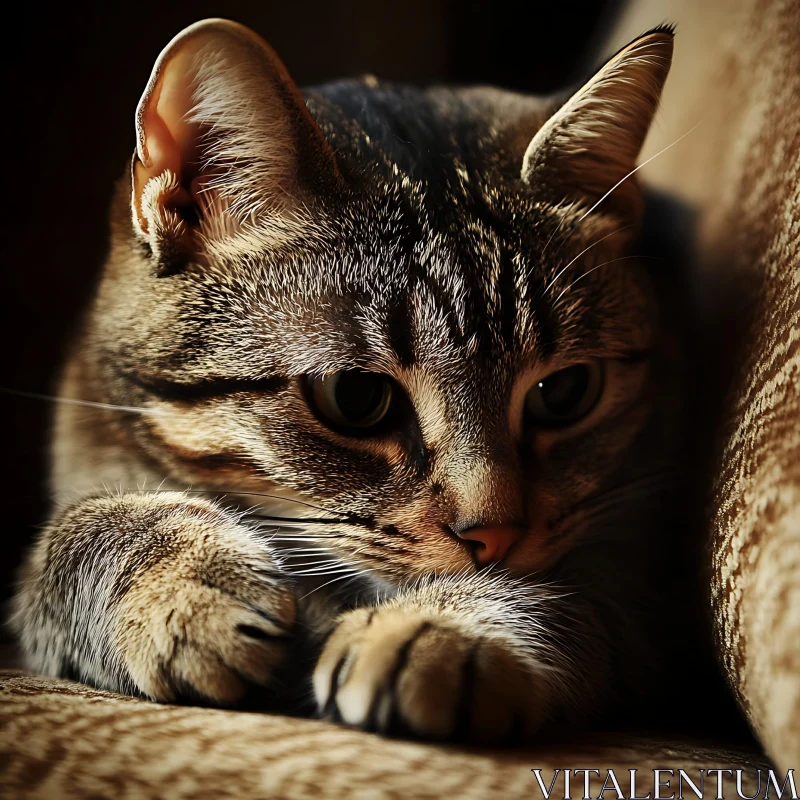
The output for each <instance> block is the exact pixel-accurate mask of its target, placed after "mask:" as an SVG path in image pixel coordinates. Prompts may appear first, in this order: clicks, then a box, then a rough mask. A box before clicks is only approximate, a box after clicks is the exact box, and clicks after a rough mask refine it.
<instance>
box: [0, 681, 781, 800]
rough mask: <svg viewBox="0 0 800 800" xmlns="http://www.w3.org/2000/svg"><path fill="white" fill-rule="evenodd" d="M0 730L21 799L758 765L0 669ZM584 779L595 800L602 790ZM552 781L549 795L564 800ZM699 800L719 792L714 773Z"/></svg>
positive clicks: (211, 793) (402, 791)
mask: <svg viewBox="0 0 800 800" xmlns="http://www.w3.org/2000/svg"><path fill="white" fill-rule="evenodd" d="M0 731H2V733H0V765H1V764H4V765H5V766H4V767H0V797H8V798H11V797H13V798H19V799H20V800H22V799H23V798H48V800H49V799H50V798H62V797H63V798H86V797H108V798H115V799H116V800H125V798H139V797H166V798H170V799H172V798H192V799H193V800H203V799H205V798H208V800H218V799H219V798H226V797H236V798H266V797H287V798H310V799H312V800H320V798H326V799H327V798H373V797H376V798H377V797H386V798H442V797H449V798H460V799H463V800H470V799H471V798H475V800H486V799H487V798H517V797H519V798H531V797H541V792H540V790H539V789H538V786H537V784H536V782H535V778H534V776H533V774H532V773H531V769H532V768H541V769H542V770H543V772H542V779H543V780H544V781H545V783H546V784H547V785H549V783H550V780H551V779H552V777H553V772H552V770H553V769H557V768H598V769H600V770H602V771H603V772H602V776H603V778H604V777H605V772H604V771H605V770H608V769H614V770H615V774H616V775H617V777H619V778H623V779H625V780H626V781H628V780H629V778H628V769H629V768H636V767H638V768H639V772H638V773H637V778H638V781H637V792H638V794H639V795H640V796H641V795H644V794H647V792H648V791H649V792H653V788H654V787H653V770H654V769H656V768H665V769H669V768H672V769H674V770H676V772H677V770H678V769H684V770H686V771H687V772H688V774H689V775H691V776H693V777H694V778H695V779H696V778H697V775H698V772H697V770H698V769H701V768H704V769H708V768H710V767H715V768H716V767H722V768H727V769H742V770H744V772H743V777H744V779H745V780H744V787H745V792H746V793H747V794H750V795H754V794H755V790H756V787H757V784H756V783H755V782H756V772H755V770H756V769H757V768H758V767H762V768H766V765H765V764H763V763H760V762H759V761H758V758H757V757H753V756H752V755H750V756H748V754H746V753H742V752H736V751H725V750H718V749H716V750H712V749H709V748H707V747H702V746H699V745H691V744H688V743H686V742H680V743H674V742H669V741H661V740H659V739H656V738H649V739H644V738H643V739H626V738H624V737H621V736H615V737H610V736H600V737H593V738H592V740H591V741H590V742H586V743H577V744H570V745H569V746H560V747H559V746H553V745H548V746H545V747H542V748H528V749H526V750H522V751H512V752H505V753H491V752H486V751H480V750H472V751H469V750H462V749H458V748H455V747H443V746H436V745H430V744H419V743H415V742H401V741H392V740H389V739H382V738H380V737H378V736H374V735H371V734H366V733H360V732H358V731H352V730H348V729H344V728H339V727H334V726H332V725H328V724H326V723H323V722H316V721H311V720H299V719H289V718H286V717H271V716H265V715H262V714H246V713H234V712H229V711H216V710H210V709H200V708H188V707H178V706H163V705H156V704H154V703H147V702H143V701H140V700H133V699H131V698H128V697H120V696H118V695H112V694H108V693H106V692H99V691H94V690H91V689H87V688H86V687H84V686H80V685H78V684H74V683H70V682H68V681H50V680H46V679H38V678H31V677H24V676H18V675H15V674H14V673H10V672H6V673H2V672H0ZM593 777H594V781H593V783H592V789H593V796H595V797H596V796H597V794H598V792H599V790H600V786H601V783H599V782H598V778H597V776H593ZM667 777H668V776H667ZM601 780H602V778H601ZM723 780H725V779H724V778H723ZM557 781H558V782H557V784H556V786H557V787H561V788H560V789H558V788H557V789H556V790H555V791H554V793H553V797H556V796H563V782H562V780H561V778H558V779H557ZM727 783H728V781H726V785H727ZM576 786H577V787H578V788H577V789H576V788H575V787H576ZM623 786H624V791H625V792H628V791H629V788H628V786H629V784H627V783H623ZM731 788H733V784H731ZM573 789H574V791H573V796H575V797H581V796H582V795H583V785H582V777H578V778H577V779H576V778H573ZM559 791H560V792H561V794H560V795H559ZM664 794H666V795H669V792H667V791H665V792H664ZM605 796H606V797H614V796H616V795H615V794H614V792H613V791H611V792H609V793H608V794H606V795H605ZM689 796H692V795H691V794H690V795H689ZM706 796H707V797H714V796H716V778H710V779H709V780H708V781H707V783H706ZM726 796H727V789H726ZM730 796H733V795H730Z"/></svg>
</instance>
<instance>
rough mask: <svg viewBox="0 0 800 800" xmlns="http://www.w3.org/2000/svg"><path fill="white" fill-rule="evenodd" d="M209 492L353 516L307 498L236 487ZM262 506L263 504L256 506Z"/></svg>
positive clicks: (210, 491) (340, 515)
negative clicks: (316, 503)
mask: <svg viewBox="0 0 800 800" xmlns="http://www.w3.org/2000/svg"><path fill="white" fill-rule="evenodd" d="M195 491H198V492H200V491H203V490H201V489H197V490H195ZM207 493H208V494H238V495H241V496H242V497H265V498H267V499H268V500H280V501H284V502H287V503H296V504H297V505H300V506H307V507H308V508H313V509H315V510H316V511H324V512H325V513H326V514H335V515H337V516H339V517H348V518H352V517H353V515H352V514H348V513H347V512H346V511H337V510H336V509H333V508H325V506H320V505H315V504H314V503H309V502H308V501H306V500H296V499H295V498H294V497H283V496H282V495H279V494H264V493H263V492H239V491H237V490H235V489H211V490H209V491H208V492H207ZM256 507H257V508H260V507H261V506H256Z"/></svg>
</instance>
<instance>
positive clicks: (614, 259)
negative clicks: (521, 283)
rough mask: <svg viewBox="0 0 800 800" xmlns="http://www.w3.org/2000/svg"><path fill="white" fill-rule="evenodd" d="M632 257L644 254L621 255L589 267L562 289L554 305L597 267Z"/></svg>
mask: <svg viewBox="0 0 800 800" xmlns="http://www.w3.org/2000/svg"><path fill="white" fill-rule="evenodd" d="M631 258H642V256H621V257H620V258H612V259H611V261H604V262H603V263H602V264H598V265H597V266H596V267H592V268H591V269H587V270H586V272H584V273H583V275H581V276H580V278H576V279H575V280H574V281H572V283H570V284H569V286H566V287H565V288H564V289H562V291H561V294H559V296H558V297H556V299H555V300H554V301H553V305H555V304H556V303H557V302H558V301H559V300H560V299H561V298H562V297H563V296H564V294H565V293H566V292H568V291H569V290H570V289H571V288H572V287H573V286H574V285H575V284H576V283H577V282H578V281H579V280H581V279H582V278H585V277H586V276H587V275H591V273H592V272H594V271H595V270H596V269H600V267H605V266H607V265H608V264H616V263H617V261H628V260H629V259H631Z"/></svg>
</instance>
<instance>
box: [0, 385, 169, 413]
mask: <svg viewBox="0 0 800 800" xmlns="http://www.w3.org/2000/svg"><path fill="white" fill-rule="evenodd" d="M0 392H3V393H5V394H15V395H17V396H19V397H29V398H30V399H32V400H46V401H48V402H50V403H61V404H62V405H67V406H83V407H84V408H99V409H102V410H103V411H126V412H128V413H131V414H152V415H154V416H158V415H162V416H163V415H166V414H169V413H170V412H169V411H167V410H165V409H162V408H145V407H143V406H118V405H114V404H113V403H98V402H95V401H94V400H78V399H77V398H75V397H56V396H55V395H50V394H40V393H39V392H24V391H22V390H21V389H7V388H5V387H3V386H0Z"/></svg>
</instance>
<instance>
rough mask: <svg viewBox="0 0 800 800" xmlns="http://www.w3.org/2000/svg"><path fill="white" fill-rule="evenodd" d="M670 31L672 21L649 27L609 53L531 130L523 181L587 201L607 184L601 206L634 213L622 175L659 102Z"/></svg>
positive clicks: (634, 191)
mask: <svg viewBox="0 0 800 800" xmlns="http://www.w3.org/2000/svg"><path fill="white" fill-rule="evenodd" d="M673 38H674V35H673V31H672V29H671V28H668V27H662V28H656V29H655V30H652V31H650V32H649V33H646V34H644V35H643V36H640V37H639V38H638V39H635V40H634V41H633V42H631V43H630V44H628V45H627V46H625V47H623V48H622V50H620V51H619V52H618V53H617V54H616V55H614V56H613V57H612V58H610V59H609V60H608V61H607V62H606V64H605V65H604V66H603V67H601V68H600V70H598V72H597V73H596V74H595V75H594V77H592V78H591V79H590V80H589V81H588V82H587V83H586V84H585V85H584V86H583V87H582V88H581V89H580V90H579V91H578V92H576V93H575V94H574V95H573V96H572V97H571V98H570V99H569V100H567V102H566V103H564V105H563V106H561V107H560V108H559V109H558V110H557V111H556V112H555V113H554V114H553V116H552V117H550V119H548V121H547V122H545V123H544V125H543V126H542V127H541V128H540V129H539V131H538V132H537V134H536V135H535V136H534V137H533V139H532V140H531V142H530V144H529V145H528V148H527V150H526V151H525V157H524V159H523V162H522V175H521V177H522V179H523V181H525V182H526V183H528V184H530V185H534V184H537V183H540V184H542V185H548V186H555V187H557V189H558V190H559V191H563V192H564V194H566V195H567V196H573V197H577V198H582V199H587V200H589V201H590V202H592V201H597V200H599V199H600V198H601V197H603V195H605V194H606V193H607V192H610V191H611V190H612V189H613V192H612V193H611V194H610V195H609V196H608V198H607V199H606V200H605V201H604V207H605V208H608V209H609V210H613V211H614V212H616V213H618V214H620V215H622V216H624V217H629V216H636V215H637V214H638V211H639V206H640V203H639V198H640V193H639V189H638V186H637V184H636V181H635V180H625V178H626V176H627V175H628V174H629V173H630V172H631V171H632V170H633V169H634V168H635V167H636V161H637V159H638V156H639V151H640V150H641V148H642V144H643V143H644V139H645V136H646V135H647V131H648V130H649V128H650V123H651V122H652V120H653V116H654V115H655V112H656V109H657V107H658V102H659V99H660V97H661V90H662V89H663V87H664V82H665V81H666V78H667V73H668V72H669V68H670V64H671V61H672V48H673ZM621 181H622V183H620V182H621ZM617 184H619V185H617ZM614 187H616V188H614Z"/></svg>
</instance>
